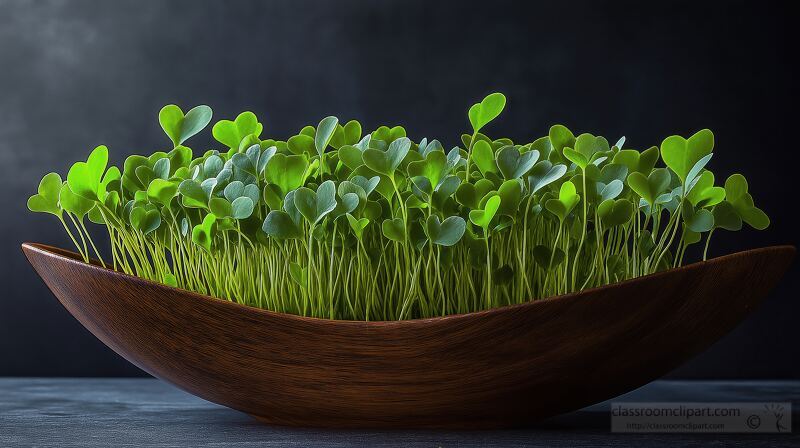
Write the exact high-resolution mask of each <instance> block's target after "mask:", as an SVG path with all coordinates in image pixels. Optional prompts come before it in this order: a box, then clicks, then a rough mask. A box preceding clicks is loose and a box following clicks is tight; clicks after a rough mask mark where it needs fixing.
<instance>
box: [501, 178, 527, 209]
mask: <svg viewBox="0 0 800 448" xmlns="http://www.w3.org/2000/svg"><path fill="white" fill-rule="evenodd" d="M497 194H498V196H500V208H499V209H498V210H497V213H499V214H501V215H506V216H509V217H511V218H513V217H514V216H516V214H517V212H518V210H519V204H520V201H521V200H522V181H521V180H519V179H511V180H507V181H505V182H503V184H502V185H500V188H499V189H498V190H497Z"/></svg>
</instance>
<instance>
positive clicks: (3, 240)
mask: <svg viewBox="0 0 800 448" xmlns="http://www.w3.org/2000/svg"><path fill="white" fill-rule="evenodd" d="M791 17H793V16H792V15H791V14H790V13H789V11H788V10H787V9H786V7H785V6H784V4H783V3H777V2H776V3H770V2H763V1H753V2H694V1H687V2H658V4H657V5H656V4H654V3H653V2H640V1H636V2H627V1H626V2H623V1H618V2H606V1H593V2H573V1H546V2H518V3H514V2H508V1H491V2H469V1H458V2H455V1H454V2H433V1H408V0H405V1H366V0H364V1H325V0H294V1H258V2H256V1H226V2H223V1H217V2H210V1H208V2H203V1H189V0H187V1H158V2H155V1H152V2H151V1H113V2H109V1H101V0H96V1H35V2H34V1H16V0H13V1H9V0H0V187H1V188H0V206H2V208H1V209H0V210H2V212H0V213H2V219H0V244H2V251H3V252H2V255H3V256H2V257H0V262H1V263H2V266H1V267H2V269H1V270H0V272H2V292H1V293H0V375H42V376H49V375H140V374H141V372H140V371H139V370H137V369H136V368H135V367H133V366H131V365H129V364H128V363H127V362H125V361H124V360H122V359H121V358H119V357H118V356H116V355H115V354H114V353H113V352H111V350H109V349H107V348H106V347H104V346H103V345H102V344H101V343H100V342H98V341H97V340H96V339H95V338H94V337H92V336H91V334H89V333H88V332H87V331H86V330H84V329H83V328H82V327H81V326H80V325H79V324H78V323H77V322H76V321H75V320H74V319H73V318H72V317H70V316H69V315H68V313H67V312H66V311H65V310H64V309H63V308H62V307H61V306H60V305H59V304H58V303H57V301H56V300H55V299H54V298H53V297H52V295H51V294H50V292H49V291H48V290H47V289H46V287H45V286H44V284H43V283H42V282H41V281H40V280H39V279H38V278H37V276H36V274H35V273H34V272H33V270H32V269H31V268H30V266H29V265H28V263H27V262H26V261H25V259H24V257H23V255H22V253H21V252H20V250H19V244H20V243H21V242H23V241H39V242H46V243H50V244H54V245H59V246H62V247H69V241H68V240H67V238H66V237H65V236H64V235H63V231H62V230H61V229H60V226H59V224H58V222H57V221H56V220H54V219H52V218H51V217H48V216H39V215H32V214H29V213H27V212H26V209H25V201H26V199H27V197H28V196H29V195H30V194H32V193H33V192H34V191H35V188H36V183H37V182H38V180H39V178H40V177H41V176H42V175H43V174H44V173H46V172H48V171H51V170H56V171H59V172H60V173H62V174H63V173H66V171H67V169H68V167H69V165H70V164H71V163H72V162H74V161H76V160H78V159H82V158H85V157H86V156H87V154H88V152H89V151H90V150H91V149H92V148H93V147H94V146H96V145H98V144H107V145H109V148H110V149H111V158H112V162H114V163H117V164H120V163H121V162H122V161H123V160H124V158H125V157H126V156H127V155H129V154H131V153H133V152H138V153H150V152H152V151H154V150H159V149H164V148H166V146H167V144H168V140H167V138H166V136H165V135H163V133H162V131H161V129H160V128H159V126H158V123H157V120H156V116H157V113H158V110H159V109H160V107H161V106H162V105H164V104H166V103H172V102H174V103H177V104H180V105H181V106H183V107H184V109H186V108H188V107H190V106H193V105H196V104H200V103H204V104H209V105H211V106H212V107H213V108H214V112H215V119H221V118H231V117H233V116H234V115H235V114H236V113H238V112H239V111H241V110H246V109H249V110H252V111H254V112H256V114H257V115H258V116H259V117H260V118H261V120H262V121H263V122H264V124H265V135H270V136H278V137H284V138H285V137H286V136H287V135H289V134H290V133H292V132H296V131H297V130H299V129H300V128H301V127H302V126H303V125H304V124H306V123H316V122H317V121H318V120H319V119H320V118H321V117H323V116H325V115H329V114H334V115H337V116H339V117H340V118H342V119H350V118H357V119H359V120H361V121H362V123H364V124H365V125H366V126H368V127H373V126H376V125H379V124H383V123H387V124H402V125H404V126H405V127H406V128H407V129H408V130H409V132H410V136H411V137H412V138H414V139H419V138H420V137H422V136H429V137H431V136H435V137H438V138H439V139H441V140H443V141H444V142H445V143H446V144H449V145H454V144H456V143H457V140H458V135H459V134H460V132H462V131H464V130H465V129H466V128H467V126H468V122H467V119H466V110H467V108H468V107H469V106H470V104H472V103H473V102H475V101H476V100H479V99H480V98H481V97H482V96H483V95H485V94H486V93H489V92H491V91H494V90H500V91H502V92H504V93H505V94H506V95H507V96H508V98H509V102H508V107H507V109H506V112H505V113H504V114H503V116H502V117H501V119H500V120H499V122H498V123H497V124H493V125H492V127H491V133H492V134H493V135H501V134H502V135H506V134H507V135H509V136H511V137H513V138H515V139H518V140H525V141H530V140H532V139H533V138H534V137H537V136H539V135H543V134H545V133H546V131H547V129H548V127H549V126H550V125H551V124H554V123H558V122H561V123H564V124H566V125H568V126H569V127H570V128H572V129H573V130H576V131H592V132H595V133H601V134H603V135H607V136H608V137H609V139H616V138H617V137H618V136H620V135H626V136H627V137H628V142H629V144H630V145H631V146H633V147H637V148H643V147H646V146H650V145H653V144H659V143H660V142H661V140H662V139H663V138H664V137H666V136H668V135H671V134H674V133H678V134H682V135H688V134H690V133H692V132H694V131H696V130H698V129H701V128H703V127H709V128H711V129H712V130H713V131H714V132H715V133H716V136H717V148H716V154H717V155H716V156H715V158H714V160H713V161H712V168H713V170H714V171H715V172H716V173H718V176H719V177H720V178H723V179H724V177H727V175H729V174H731V173H733V172H736V171H741V172H743V173H744V174H745V175H746V176H747V177H748V178H749V179H750V180H751V189H752V192H753V194H754V196H755V198H756V201H757V203H760V205H761V206H762V207H763V208H764V209H765V210H766V211H767V212H768V213H769V214H770V216H771V217H772V219H773V226H772V227H771V228H770V229H769V230H768V231H766V232H755V231H743V232H739V233H737V234H725V233H724V232H719V235H715V240H716V241H714V242H712V251H713V253H714V254H716V255H718V254H722V253H727V252H731V251H735V250H741V249H747V248H752V247H758V246H763V245H768V244H779V243H791V244H796V241H797V230H796V229H797V225H796V222H795V221H793V220H792V213H791V212H789V211H788V206H787V205H785V204H787V203H789V201H792V198H793V197H794V196H795V195H796V185H797V184H796V182H794V179H793V177H795V176H796V175H795V174H794V171H795V167H796V166H797V155H796V154H797V151H798V148H797V145H796V143H795V140H794V139H793V138H792V133H793V131H794V130H795V129H796V126H795V124H796V120H797V113H796V107H795V98H796V90H797V89H796V87H795V84H794V83H793V82H792V81H793V80H794V79H795V78H796V72H795V71H794V70H790V69H789V68H788V64H789V63H788V60H789V59H793V58H795V57H796V56H797V54H798V52H797V46H796V45H795V44H793V43H790V40H789V39H790V38H791V37H793V36H792V35H793V34H794V33H793V32H792V31H791V30H790V28H789V26H790V20H791ZM190 143H191V146H193V147H194V148H195V150H196V151H197V150H204V149H207V148H208V147H209V145H212V144H213V143H212V140H211V138H210V136H209V135H208V133H206V134H204V135H202V136H199V137H195V138H194V139H192V140H190ZM797 287H798V280H797V268H796V267H794V266H793V267H792V269H791V271H790V273H789V274H788V275H787V278H786V279H785V280H784V281H783V283H782V284H781V285H780V287H779V288H778V289H777V290H776V291H775V292H774V293H773V294H772V296H771V297H770V299H769V300H768V301H767V302H766V303H765V305H764V306H762V307H761V308H760V309H759V310H757V311H756V312H755V313H754V314H753V316H752V317H751V318H750V319H748V320H747V321H746V322H745V323H744V324H742V325H741V326H740V327H739V328H738V329H737V330H736V331H734V332H733V333H732V334H730V335H729V336H728V337H726V338H725V339H723V340H722V341H721V342H719V343H718V344H716V345H715V346H714V347H712V348H711V349H710V350H709V351H708V352H706V353H705V354H703V355H701V356H700V357H698V358H696V359H695V360H694V361H692V362H690V363H689V364H687V365H686V366H684V367H683V368H681V369H679V370H677V371H676V372H674V373H673V374H672V375H673V377H704V378H742V377H760V378H800V361H798V360H800V348H798V347H799V346H798V344H797V330H796V325H797V324H796V321H797V318H798V311H799V310H800V306H799V305H798V301H797V300H796V298H795V297H792V295H794V294H796V292H797ZM642 300H647V298H646V297H643V298H642Z"/></svg>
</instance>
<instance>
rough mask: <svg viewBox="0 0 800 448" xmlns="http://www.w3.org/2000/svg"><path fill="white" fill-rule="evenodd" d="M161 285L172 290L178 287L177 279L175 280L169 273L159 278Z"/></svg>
mask: <svg viewBox="0 0 800 448" xmlns="http://www.w3.org/2000/svg"><path fill="white" fill-rule="evenodd" d="M161 283H163V284H165V285H167V286H172V287H173V288H177V287H178V279H177V278H175V276H174V275H172V274H170V273H169V272H165V273H164V274H163V275H162V276H161Z"/></svg>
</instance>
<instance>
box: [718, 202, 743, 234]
mask: <svg viewBox="0 0 800 448" xmlns="http://www.w3.org/2000/svg"><path fill="white" fill-rule="evenodd" d="M712 213H713V214H714V227H715V228H720V229H725V230H730V231H734V232H735V231H737V230H741V229H742V218H741V217H740V216H739V214H738V213H737V212H736V209H735V208H734V207H733V205H732V204H731V203H730V202H728V201H723V202H720V203H719V204H717V205H716V206H715V207H714V210H712Z"/></svg>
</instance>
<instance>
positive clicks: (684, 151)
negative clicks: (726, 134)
mask: <svg viewBox="0 0 800 448" xmlns="http://www.w3.org/2000/svg"><path fill="white" fill-rule="evenodd" d="M713 149H714V134H713V133H712V132H711V131H709V130H708V129H703V130H701V131H699V132H697V133H696V134H694V135H692V136H691V137H689V139H684V138H683V137H681V136H678V135H673V136H671V137H667V138H666V139H664V141H663V142H662V143H661V158H662V159H664V163H665V164H666V165H667V166H668V167H669V168H670V169H671V170H672V171H673V172H674V173H675V174H677V175H678V178H680V179H681V181H682V182H684V183H687V178H688V175H689V172H690V171H691V170H692V168H693V167H694V166H695V164H697V162H699V161H700V160H701V159H703V158H704V157H706V156H707V155H709V154H711V151H712V150H713Z"/></svg>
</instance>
